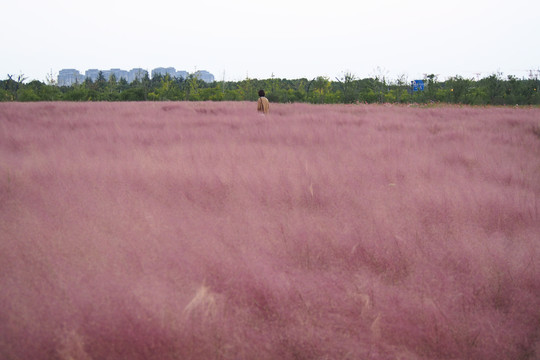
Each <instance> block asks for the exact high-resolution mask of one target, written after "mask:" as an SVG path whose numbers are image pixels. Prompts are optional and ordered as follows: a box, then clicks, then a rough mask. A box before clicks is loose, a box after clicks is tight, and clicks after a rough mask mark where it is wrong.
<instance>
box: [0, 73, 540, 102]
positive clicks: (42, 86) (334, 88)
mask: <svg viewBox="0 0 540 360" xmlns="http://www.w3.org/2000/svg"><path fill="white" fill-rule="evenodd" d="M424 81H425V89H424V91H413V89H412V87H411V84H410V81H408V80H407V79H405V77H404V76H403V77H401V78H399V79H397V80H392V81H389V80H388V79H387V78H386V77H385V76H374V77H372V78H365V79H359V78H357V77H356V76H354V75H352V74H350V73H346V74H344V75H343V76H342V77H341V78H335V79H330V78H328V77H323V76H319V77H317V78H315V79H306V78H303V79H295V80H288V79H278V78H271V79H265V80H258V79H245V80H242V81H237V82H231V81H215V82H213V83H206V82H204V81H202V80H200V79H197V78H196V77H194V76H189V77H188V78H171V77H169V76H168V75H167V76H155V77H152V78H149V77H148V76H146V77H145V78H144V79H142V80H141V81H134V82H132V83H128V82H127V81H126V80H125V79H120V80H118V81H117V79H116V78H115V77H114V75H113V76H111V78H109V79H105V77H103V76H101V77H100V78H98V79H97V80H96V81H95V82H93V81H91V80H90V79H87V80H86V81H84V82H83V83H81V84H78V85H74V86H69V87H59V86H57V85H56V84H55V81H54V80H52V77H51V80H49V81H47V82H46V83H44V82H41V81H37V80H34V81H31V82H28V83H25V78H24V76H22V75H21V76H19V77H18V78H16V79H15V78H14V77H13V76H11V75H8V78H7V79H6V80H2V81H0V101H148V100H150V101H166V100H171V101H182V100H190V101H206V100H211V101H253V100H256V99H257V91H258V90H259V89H265V90H266V92H267V97H268V98H269V100H270V101H271V102H279V103H289V102H305V103H313V104H335V103H356V102H361V103H431V102H441V103H451V104H467V105H516V104H517V105H540V96H539V95H538V89H539V86H540V80H539V79H538V78H537V77H535V78H530V79H518V78H517V77H515V76H512V75H509V76H507V77H506V78H504V77H503V75H502V74H500V73H499V74H493V75H491V76H488V77H485V78H482V79H477V80H474V79H468V78H464V77H461V76H455V77H452V78H450V79H448V80H446V81H438V79H437V77H436V76H435V75H433V74H432V75H428V76H427V77H426V79H424Z"/></svg>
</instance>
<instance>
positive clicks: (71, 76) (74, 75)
mask: <svg viewBox="0 0 540 360" xmlns="http://www.w3.org/2000/svg"><path fill="white" fill-rule="evenodd" d="M83 81H84V75H82V74H81V73H80V72H79V70H76V69H62V70H60V72H59V73H58V86H72V85H75V84H81V83H82V82H83Z"/></svg>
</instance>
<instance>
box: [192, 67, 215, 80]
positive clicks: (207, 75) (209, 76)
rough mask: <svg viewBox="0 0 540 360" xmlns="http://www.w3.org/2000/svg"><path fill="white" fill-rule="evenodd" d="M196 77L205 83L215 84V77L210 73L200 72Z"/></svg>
mask: <svg viewBox="0 0 540 360" xmlns="http://www.w3.org/2000/svg"><path fill="white" fill-rule="evenodd" d="M195 76H196V77H197V78H198V79H200V80H202V81H204V82H207V83H211V82H214V75H212V74H210V73H209V72H208V71H206V70H199V71H197V72H196V73H195Z"/></svg>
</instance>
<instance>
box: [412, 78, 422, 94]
mask: <svg viewBox="0 0 540 360" xmlns="http://www.w3.org/2000/svg"><path fill="white" fill-rule="evenodd" d="M411 86H412V88H413V91H424V80H414V81H411Z"/></svg>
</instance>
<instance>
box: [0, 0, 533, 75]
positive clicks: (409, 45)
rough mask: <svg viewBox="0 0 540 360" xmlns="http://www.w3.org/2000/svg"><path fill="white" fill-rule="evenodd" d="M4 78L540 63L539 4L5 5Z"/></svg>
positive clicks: (96, 1)
mask: <svg viewBox="0 0 540 360" xmlns="http://www.w3.org/2000/svg"><path fill="white" fill-rule="evenodd" d="M0 13H1V14H2V31H1V32H0V43H1V44H2V54H1V56H0V79H6V78H7V74H14V75H19V74H24V75H25V76H27V77H28V78H29V79H37V80H45V78H46V76H47V74H49V73H51V71H52V73H53V74H54V75H55V76H56V75H57V74H58V71H59V70H61V69H63V68H75V69H78V70H80V71H81V72H82V73H84V71H85V70H86V69H90V68H97V69H110V68H122V69H125V70H130V69H131V68H135V67H141V68H144V69H147V70H152V69H153V68H155V67H160V66H162V67H169V66H172V67H175V68H176V69H177V70H186V71H188V72H193V71H195V70H208V71H210V72H211V73H213V74H214V75H215V77H216V79H217V80H221V79H222V78H223V77H224V76H225V79H226V80H241V79H244V78H246V76H249V77H250V78H260V79H263V78H269V77H271V76H272V74H273V75H274V76H276V77H279V78H290V79H293V78H300V77H306V78H313V77H316V76H328V77H330V78H331V79H334V78H335V77H341V76H342V75H343V74H344V73H345V72H349V73H352V74H354V75H356V76H357V77H360V78H364V77H368V76H373V75H386V76H388V77H389V78H397V77H398V76H400V75H405V76H406V78H407V79H408V80H413V79H416V78H418V77H421V76H422V74H425V73H428V74H431V73H433V74H439V77H440V78H442V79H444V78H446V77H448V76H453V75H461V76H464V77H476V76H477V74H480V76H481V77H484V76H488V75H490V74H493V73H495V72H502V73H503V74H504V76H506V75H508V74H514V75H516V76H518V77H524V76H527V74H528V72H527V70H530V69H536V70H538V69H539V68H540V46H539V45H538V44H539V43H540V42H539V40H538V38H540V1H538V0H513V1H499V0H490V1H487V0H486V1H484V0H479V1H477V0H451V1H450V0H447V1H444V2H442V1H437V0H412V1H407V0H401V1H397V0H371V1H358V0H356V1H355V0H350V1H349V0H325V1H317V0H311V1H304V0H300V1H295V0H272V1H261V0H259V1H257V0H249V1H248V0H229V1H227V0H190V1H178V0H174V1H173V0H171V1H169V0H153V1H139V0H130V1H127V0H93V1H77V0H17V1H10V0H5V1H2V3H1V4H0Z"/></svg>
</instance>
